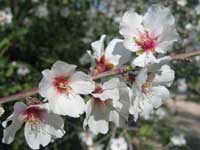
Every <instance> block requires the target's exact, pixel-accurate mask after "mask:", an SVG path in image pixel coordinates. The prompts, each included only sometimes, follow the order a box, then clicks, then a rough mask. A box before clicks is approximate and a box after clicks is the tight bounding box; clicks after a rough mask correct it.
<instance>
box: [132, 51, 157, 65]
mask: <svg viewBox="0 0 200 150" xmlns="http://www.w3.org/2000/svg"><path fill="white" fill-rule="evenodd" d="M156 62H157V60H156V58H155V56H154V55H153V54H152V53H146V52H144V53H143V54H141V55H139V56H138V57H136V58H135V59H134V60H133V62H132V65H133V66H134V65H135V66H139V67H145V66H147V65H148V64H151V63H156Z"/></svg>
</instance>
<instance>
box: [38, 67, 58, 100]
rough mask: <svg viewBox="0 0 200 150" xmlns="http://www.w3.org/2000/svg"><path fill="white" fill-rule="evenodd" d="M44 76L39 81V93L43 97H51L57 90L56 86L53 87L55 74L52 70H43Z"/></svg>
mask: <svg viewBox="0 0 200 150" xmlns="http://www.w3.org/2000/svg"><path fill="white" fill-rule="evenodd" d="M42 74H43V78H42V80H41V81H40V83H39V93H40V95H41V96H42V97H46V98H49V97H51V95H52V93H54V92H55V88H54V87H53V84H52V82H53V78H54V77H53V75H52V72H51V71H50V70H48V69H46V70H44V71H42Z"/></svg>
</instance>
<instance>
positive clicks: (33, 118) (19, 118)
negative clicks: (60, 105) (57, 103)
mask: <svg viewBox="0 0 200 150" xmlns="http://www.w3.org/2000/svg"><path fill="white" fill-rule="evenodd" d="M8 121H12V123H11V124H10V125H9V126H7V122H8ZM24 123H25V127H24V136H25V140H26V142H27V144H28V145H29V147H31V148H32V149H39V148H40V145H42V146H46V145H48V144H49V143H50V142H51V141H54V140H55V139H57V138H61V137H63V135H64V133H65V131H64V129H63V127H64V121H63V119H62V118H61V117H60V116H58V115H56V114H53V113H50V112H49V106H48V104H47V103H46V104H37V105H28V106H27V105H25V104H24V103H22V102H17V103H15V105H14V112H13V114H12V115H10V116H9V117H8V118H7V120H6V121H4V122H3V123H2V125H3V127H5V129H4V134H3V139H2V142H3V143H6V144H10V143H12V142H13V140H14V138H15V134H16V132H17V131H18V130H19V129H20V128H21V126H22V125H23V124H24ZM6 126H7V127H6Z"/></svg>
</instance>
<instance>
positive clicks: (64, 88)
mask: <svg viewBox="0 0 200 150" xmlns="http://www.w3.org/2000/svg"><path fill="white" fill-rule="evenodd" d="M53 85H54V86H55V87H56V89H57V90H58V92H60V93H69V90H70V89H71V88H70V86H69V80H68V79H67V78H66V77H64V76H60V77H56V78H54V82H53Z"/></svg>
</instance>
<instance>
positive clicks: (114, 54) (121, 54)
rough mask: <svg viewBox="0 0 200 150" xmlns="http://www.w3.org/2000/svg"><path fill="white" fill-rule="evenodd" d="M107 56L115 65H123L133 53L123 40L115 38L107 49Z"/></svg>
mask: <svg viewBox="0 0 200 150" xmlns="http://www.w3.org/2000/svg"><path fill="white" fill-rule="evenodd" d="M105 57H106V59H108V61H109V62H111V63H112V64H114V65H118V66H121V65H123V64H125V63H127V62H128V61H129V60H130V57H131V53H130V51H129V50H127V49H126V48H125V47H124V45H123V40H121V39H113V40H112V41H111V42H110V43H109V44H108V46H107V48H106V50H105Z"/></svg>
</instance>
